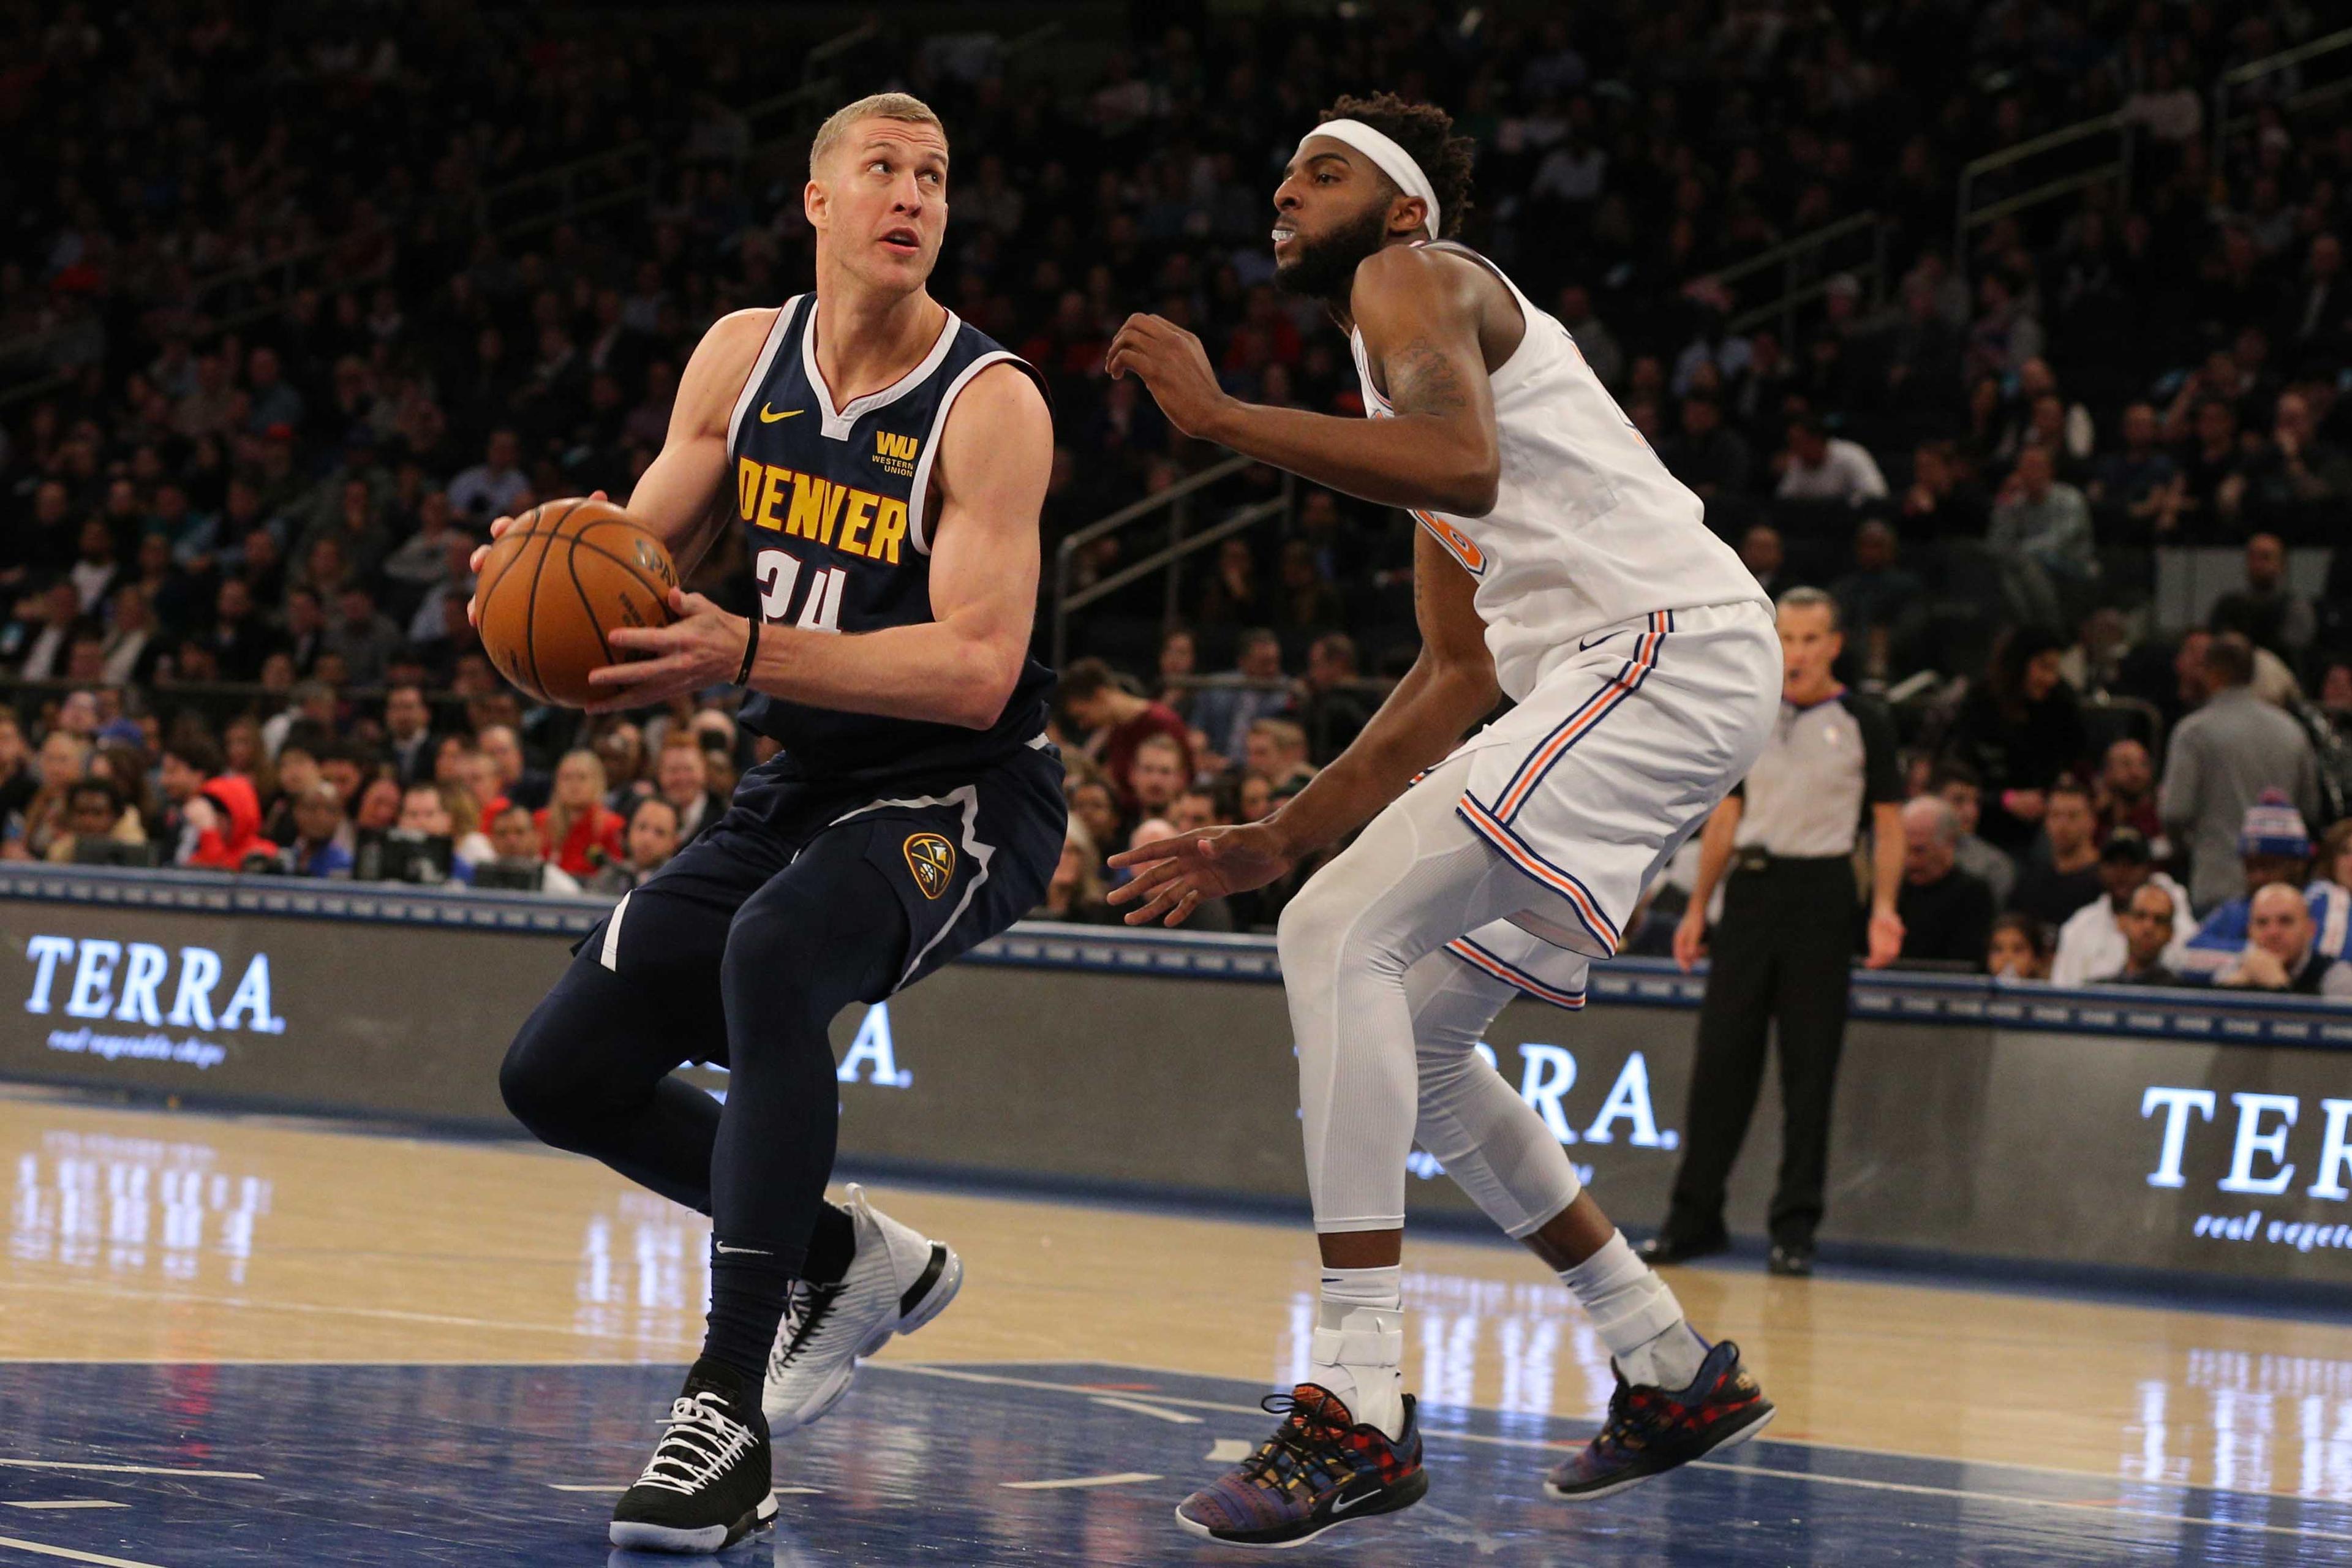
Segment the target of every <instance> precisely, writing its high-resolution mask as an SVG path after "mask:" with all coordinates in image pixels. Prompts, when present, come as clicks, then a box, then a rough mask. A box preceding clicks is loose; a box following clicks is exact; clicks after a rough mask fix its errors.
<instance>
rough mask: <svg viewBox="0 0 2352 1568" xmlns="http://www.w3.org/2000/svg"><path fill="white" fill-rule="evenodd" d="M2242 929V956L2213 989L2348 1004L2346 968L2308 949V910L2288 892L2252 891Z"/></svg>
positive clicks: (2351, 980) (2350, 982)
mask: <svg viewBox="0 0 2352 1568" xmlns="http://www.w3.org/2000/svg"><path fill="white" fill-rule="evenodd" d="M2247 926H2248V931H2247V934H2248V937H2249V941H2248V942H2247V944H2246V949H2245V951H2244V952H2242V953H2240V954H2239V955H2238V957H2237V959H2236V961H2235V962H2234V963H2231V965H2230V966H2229V967H2228V968H2226V969H2224V970H2222V971H2221V973H2220V974H2219V975H2217V976H2216V977H2215V979H2214V984H2217V985H2228V986H2232V987H2238V988H2242V989H2245V990H2251V991H2284V992H2289V993H2292V994H2298V995H2304V996H2327V997H2333V998H2336V999H2339V1000H2347V1001H2352V964H2348V963H2339V962H2337V961H2336V960H2335V959H2332V958H2330V957H2328V956H2327V955H2326V953H2324V952H2320V951H2319V950H2318V948H2317V947H2316V946H2315V945H2314V943H2313V942H2312V937H2313V935H2314V931H2313V927H2312V923H2311V909H2310V906H2309V905H2307V904H2305V902H2304V901H2303V895H2302V894H2301V893H2299V892H2297V891H2296V890H2295V889H2293V888H2289V887H2284V886H2282V885H2280V884H2278V883H2275V882H2273V883H2272V884H2271V885H2270V886H2269V887H2266V888H2263V889H2260V890H2259V891H2257V892H2256V893H2255V894H2254V896H2253V899H2252V907H2251V911H2250V914H2249V917H2248V921H2247Z"/></svg>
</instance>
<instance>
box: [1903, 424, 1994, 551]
mask: <svg viewBox="0 0 2352 1568" xmlns="http://www.w3.org/2000/svg"><path fill="white" fill-rule="evenodd" d="M1991 515H1992V502H1991V501H1990V500H1989V499H1987V497H1986V495H1985V492H1984V487H1983V486H1982V485H1980V484H1979V483H1977V481H1976V479H1975V477H1974V475H1972V474H1971V473H1970V472H1969V461H1968V458H1967V457H1966V456H1965V455H1964V454H1963V453H1962V452H1961V451H1960V447H1959V443H1958V442H1957V441H1950V440H1935V441H1922V442H1921V443H1919V446H1918V447H1917V448H1916V450H1915V451H1913V453H1912V454H1911V488H1910V489H1907V490H1905V491H1904V492H1903V527H1904V530H1905V531H1906V532H1908V533H1909V534H1910V535H1911V537H1912V538H1914V539H1931V540H1932V539H1981V538H1983V537H1984V531H1985V524H1986V521H1987V520H1988V519H1989V518H1990V516H1991Z"/></svg>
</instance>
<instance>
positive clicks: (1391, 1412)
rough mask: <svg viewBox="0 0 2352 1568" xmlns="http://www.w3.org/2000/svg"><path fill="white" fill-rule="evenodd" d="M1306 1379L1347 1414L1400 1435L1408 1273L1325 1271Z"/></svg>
mask: <svg viewBox="0 0 2352 1568" xmlns="http://www.w3.org/2000/svg"><path fill="white" fill-rule="evenodd" d="M1308 1359H1309V1360H1310V1361H1311V1363H1313V1365H1312V1370H1311V1371H1310V1372H1309V1373H1307V1380H1308V1381H1309V1382H1311V1383H1317V1384H1321V1385H1322V1386H1323V1387H1325V1388H1327V1389H1329V1390H1330V1391H1331V1394H1332V1396H1333V1397H1334V1398H1336V1399H1338V1400H1339V1402H1340V1403H1341V1404H1342V1405H1346V1406H1347V1407H1348V1412H1349V1415H1353V1416H1355V1418H1356V1419H1357V1420H1358V1421H1360V1422H1362V1423H1364V1424H1365V1425H1367V1426H1376V1427H1378V1428H1379V1429H1380V1430H1381V1432H1383V1433H1385V1434H1387V1435H1388V1436H1391V1437H1394V1436H1397V1435H1398V1434H1399V1432H1400V1431H1401V1430H1402V1427H1403V1426H1404V1268H1403V1266H1402V1265H1401V1264H1391V1265H1390V1266H1389V1267H1387V1268H1325V1269H1324V1270H1323V1303H1322V1309H1321V1310H1320V1312H1319V1313H1318V1316H1317V1321H1316V1326H1315V1340H1314V1348H1313V1350H1312V1352H1310V1355H1309V1358H1308Z"/></svg>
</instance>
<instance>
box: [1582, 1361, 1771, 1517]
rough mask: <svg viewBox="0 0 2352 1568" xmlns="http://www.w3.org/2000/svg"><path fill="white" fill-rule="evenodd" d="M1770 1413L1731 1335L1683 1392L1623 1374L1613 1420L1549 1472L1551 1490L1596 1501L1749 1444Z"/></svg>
mask: <svg viewBox="0 0 2352 1568" xmlns="http://www.w3.org/2000/svg"><path fill="white" fill-rule="evenodd" d="M1610 1368H1611V1370H1612V1371H1615V1369H1616V1363H1614V1362H1612V1363H1610ZM1771 1419H1772V1402H1771V1401H1770V1400H1769V1399H1767V1398H1765V1397H1764V1390H1763V1389H1762V1388H1761V1387H1759V1385H1758V1384H1757V1382H1756V1379H1755V1378H1754V1377H1753V1376H1751V1375H1750V1374H1749V1373H1748V1369H1747V1368H1746V1367H1744V1366H1742V1365H1740V1363H1739V1347H1738V1345H1736V1344H1733V1343H1732V1342H1730V1341H1729V1340H1726V1341H1724V1342H1722V1343H1721V1344H1718V1345H1717V1346H1716V1347H1715V1348H1713V1349H1712V1350H1710V1351H1708V1352H1706V1360H1705V1361H1703V1362H1701V1363H1699V1369H1698V1376H1696V1378H1693V1379H1692V1380H1691V1385H1690V1386H1689V1387H1688V1388H1685V1389H1683V1390H1681V1391H1680V1392H1678V1393H1670V1392H1668V1391H1667V1390H1665V1389H1663V1388H1637V1387H1635V1386H1633V1384H1629V1383H1627V1382H1626V1381H1625V1374H1624V1373H1622V1372H1620V1373H1617V1392H1616V1393H1614V1394H1611V1395H1610V1396H1609V1419H1608V1420H1607V1421H1606V1422H1604V1423H1602V1425H1601V1431H1600V1433H1599V1434H1598V1435H1597V1436H1594V1438H1593V1439H1592V1441H1591V1442H1590V1443H1587V1444H1586V1445H1585V1446H1584V1449H1583V1451H1582V1452H1581V1453H1579V1454H1578V1455H1577V1456H1576V1457H1575V1458H1572V1459H1570V1460H1568V1461H1567V1462H1566V1463H1565V1464H1562V1465H1560V1466H1559V1467H1558V1468H1555V1469H1554V1470H1553V1471H1552V1473H1551V1474H1550V1476H1549V1477H1548V1478H1546V1479H1545V1481H1544V1490H1545V1491H1547V1492H1549V1493H1550V1494H1551V1495H1552V1496H1553V1497H1556V1498H1559V1499H1560V1500H1562V1501H1564V1502H1590V1501H1591V1500H1593V1499H1594V1498H1600V1497H1607V1496H1608V1495H1609V1494H1610V1493H1611V1492H1615V1491H1622V1490H1624V1489H1626V1488H1627V1487H1630V1486H1632V1485H1633V1484H1634V1483H1635V1482H1637V1481H1646V1480H1648V1479H1650V1478H1651V1477H1652V1476H1659V1475H1664V1473H1665V1472H1666V1471H1668V1470H1671V1469H1673V1468H1675V1466H1677V1465H1687V1464H1689V1463H1690V1462H1691V1461H1692V1460H1693V1459H1696V1458H1699V1457H1700V1456H1701V1455H1703V1454H1708V1453H1712V1452H1713V1451H1714V1450H1716V1449H1717V1448H1726V1447H1733V1446H1735V1445H1737V1444H1740V1443H1745V1442H1746V1441H1748V1438H1750V1437H1753V1436H1756V1434H1757V1433H1759V1432H1760V1431H1762V1430H1763V1428H1764V1424H1765V1423H1766V1422H1767V1421H1769V1420H1771Z"/></svg>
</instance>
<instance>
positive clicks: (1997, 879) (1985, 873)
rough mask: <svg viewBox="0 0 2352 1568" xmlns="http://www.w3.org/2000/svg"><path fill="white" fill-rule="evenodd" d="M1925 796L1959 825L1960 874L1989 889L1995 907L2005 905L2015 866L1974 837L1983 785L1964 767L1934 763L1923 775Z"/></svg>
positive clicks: (1999, 852) (2015, 875)
mask: <svg viewBox="0 0 2352 1568" xmlns="http://www.w3.org/2000/svg"><path fill="white" fill-rule="evenodd" d="M1927 793H1928V794H1929V795H1934V796H1935V797H1936V798H1937V799H1938V800H1940V801H1942V802H1943V803H1944V804H1945V805H1948V806H1950V807H1951V808H1952V815H1953V816H1955V817H1956V818H1957V819H1958V822H1959V825H1960V843H1959V848H1958V854H1957V855H1956V857H1955V859H1956V860H1957V862H1958V866H1959V868H1960V869H1961V870H1963V871H1966V872H1967V873H1968V874H1969V876H1971V877H1975V878H1978V879H1981V880H1982V881H1983V883H1984V885H1985V886H1986V887H1988V888H1990V889H1992V897H1993V903H1994V905H1995V907H1997V908H1998V907H2000V906H2003V905H2006V904H2007V903H2008V902H2009V896H2010V894H2011V892H2012V891H2014V890H2015V889H2016V887H2017V862H2016V861H2014V860H2012V859H2011V858H2009V856H2008V855H2007V854H2006V853H2005V852H2003V851H2001V850H1999V849H1996V848H1994V847H1992V846H1991V845H1990V844H1988V843H1987V842H1985V840H1984V839H1982V838H1980V837H1978V836H1977V819H1978V816H1979V812H1980V811H1981V808H1982V805H1983V800H1984V783H1983V781H1982V780H1981V779H1979V778H1978V776H1977V771H1976V770H1975V769H1974V768H1972V767H1970V766H1969V765H1968V764H1967V763H1954V762H1947V763H1938V764H1937V766H1936V767H1935V769H1934V770H1933V771H1931V772H1930V773H1928V775H1927Z"/></svg>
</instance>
